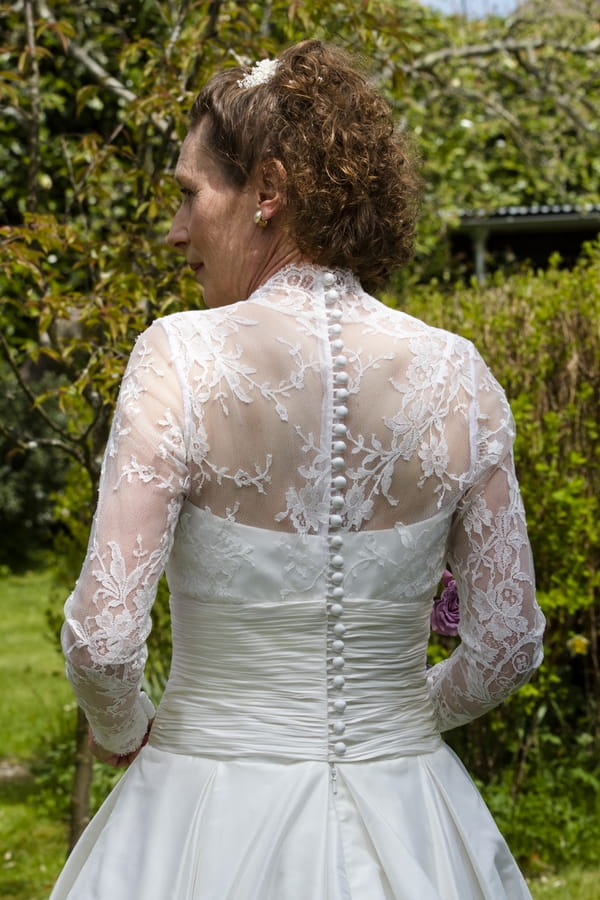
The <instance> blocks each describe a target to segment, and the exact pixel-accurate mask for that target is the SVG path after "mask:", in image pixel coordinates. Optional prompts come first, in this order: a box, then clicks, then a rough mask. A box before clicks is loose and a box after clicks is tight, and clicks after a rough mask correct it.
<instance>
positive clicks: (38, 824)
mask: <svg viewBox="0 0 600 900" xmlns="http://www.w3.org/2000/svg"><path fill="white" fill-rule="evenodd" d="M50 587H51V579H50V576H49V575H47V574H44V573H32V574H28V575H24V576H20V577H13V576H4V577H2V578H1V579H0V610H1V611H2V629H1V630H0V697H1V698H2V700H1V702H0V900H47V898H48V895H49V893H50V890H51V888H52V885H53V883H54V880H55V878H56V876H57V874H58V872H59V871H60V868H61V865H62V863H63V861H64V858H65V851H66V839H67V828H66V823H65V822H63V821H61V820H60V817H59V816H58V815H57V814H53V812H52V804H51V803H49V802H48V799H47V798H45V799H44V800H42V801H41V800H40V792H39V788H38V785H37V783H36V782H35V781H34V780H33V778H32V777H31V776H30V775H28V774H27V771H28V769H29V768H30V766H31V765H32V764H34V763H35V761H36V759H39V757H41V756H43V755H44V745H45V744H46V743H47V742H48V739H49V738H51V737H53V736H55V735H57V734H60V733H64V723H65V718H66V717H68V715H69V712H68V711H69V710H72V708H73V695H72V693H71V689H70V687H69V686H68V684H67V682H66V680H65V678H64V674H63V662H62V657H61V656H60V653H59V652H58V650H57V646H56V641H55V638H53V636H52V634H51V633H50V629H49V627H48V626H47V625H46V621H45V610H46V606H47V604H48V597H49V593H50ZM9 766H10V767H12V768H13V770H14V771H16V772H17V776H16V777H12V778H3V777H2V770H3V769H5V770H6V769H7V768H8V767H9ZM19 767H20V769H21V775H20V776H19V775H18V770H19ZM599 885H600V868H599V869H597V870H594V871H572V872H561V873H560V874H557V875H551V874H547V875H544V876H543V877H540V878H536V879H532V881H531V882H530V889H531V892H532V895H533V898H534V900H599V898H600V887H599ZM107 900H110V898H107ZM165 900H170V898H165ZM215 900H217V898H215ZM307 900H310V898H308V897H307ZM424 900H426V898H424ZM465 900H467V898H465Z"/></svg>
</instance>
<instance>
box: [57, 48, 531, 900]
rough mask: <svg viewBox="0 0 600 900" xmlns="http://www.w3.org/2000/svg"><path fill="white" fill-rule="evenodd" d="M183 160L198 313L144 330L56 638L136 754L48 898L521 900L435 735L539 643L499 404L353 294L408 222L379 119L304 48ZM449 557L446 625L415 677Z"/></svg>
mask: <svg viewBox="0 0 600 900" xmlns="http://www.w3.org/2000/svg"><path fill="white" fill-rule="evenodd" d="M176 178H177V180H178V182H179V184H180V186H181V191H182V195H183V199H182V203H181V207H180V209H179V211H178V212H177V214H176V216H175V219H174V221H173V225H172V228H171V231H170V234H169V242H170V244H171V245H172V246H173V247H174V248H175V249H177V250H179V251H180V252H181V253H183V254H184V255H185V258H186V261H187V263H188V264H189V265H190V266H191V267H192V269H193V270H194V272H195V273H196V277H197V279H198V281H199V283H200V284H201V285H202V288H203V292H204V298H205V301H206V304H207V306H208V307H209V309H208V310H207V311H200V312H198V311H193V312H185V313H180V314H175V315H172V316H169V317H167V318H165V319H162V320H159V321H158V322H156V323H154V325H152V327H151V328H149V329H148V331H146V332H145V333H144V334H143V335H142V336H141V337H140V338H139V340H138V342H137V344H136V347H135V350H134V352H133V354H132V357H131V360H130V363H129V366H128V369H127V372H126V374H125V377H124V380H123V385H122V389H121V393H120V398H119V403H118V407H117V412H116V416H115V421H114V424H113V429H112V432H111V437H110V440H109V444H108V447H107V451H106V457H105V464H104V471H103V478H102V485H101V490H100V496H99V504H98V510H97V513H96V518H95V522H94V526H93V530H92V535H91V538H90V545H89V550H88V554H87V557H86V560H85V563H84V567H83V571H82V573H81V576H80V579H79V581H78V583H77V586H76V588H75V591H74V593H73V595H72V596H71V597H70V598H69V600H68V602H67V607H66V624H65V627H64V632H63V644H64V649H65V653H66V656H67V661H68V673H69V677H70V679H71V681H72V682H73V685H74V687H75V690H76V693H77V696H78V699H79V701H80V703H81V704H82V706H83V707H84V709H85V710H86V713H87V715H88V718H89V721H90V725H91V728H92V731H93V735H94V742H95V744H94V746H95V750H96V753H97V755H99V756H100V757H101V758H103V759H105V760H107V761H110V762H113V763H114V764H123V763H128V762H131V760H135V762H134V763H133V764H132V765H131V767H130V768H129V770H128V771H127V773H126V774H125V776H124V778H123V779H122V780H121V782H120V783H119V785H118V786H117V788H116V789H115V791H114V792H113V793H112V794H111V796H110V797H109V799H108V800H107V801H106V802H105V804H104V806H103V807H102V809H101V810H100V811H99V813H98V814H97V816H96V817H95V819H94V820H93V822H92V823H91V825H90V826H89V828H88V830H87V831H86V832H85V834H84V836H83V837H82V839H81V841H80V842H79V844H78V846H77V848H76V849H75V851H74V852H73V854H72V856H71V858H70V860H69V862H68V864H67V866H66V868H65V870H64V872H63V874H62V875H61V877H60V879H59V881H58V883H57V886H56V888H55V891H54V893H53V895H52V898H53V900H59V898H69V900H90V898H98V900H134V898H140V900H141V898H143V900H166V898H174V900H192V898H193V900H208V898H211V900H250V898H252V900H275V898H277V900H342V898H344V900H346V898H353V900H379V898H397V900H424V898H427V900H435V898H440V900H466V898H470V900H475V898H488V900H500V898H510V900H515V898H525V897H528V896H529V893H528V891H527V888H526V886H525V883H524V881H523V879H522V877H521V875H520V873H519V871H518V869H517V867H516V865H515V863H514V861H513V859H512V857H511V855H510V853H509V851H508V849H507V847H506V845H505V843H504V841H503V839H502V837H501V836H500V834H499V833H498V831H497V829H496V826H495V825H494V823H493V821H492V819H491V817H490V815H489V813H488V811H487V809H486V808H485V806H484V805H483V802H482V801H481V799H480V797H479V795H478V793H477V791H476V789H475V787H474V786H473V784H472V782H471V781H470V779H469V777H468V776H467V774H466V773H465V771H464V769H463V768H462V766H461V764H460V763H459V762H458V761H457V759H456V757H455V756H454V755H453V754H452V753H451V751H450V750H449V749H448V747H447V746H446V745H445V744H444V743H443V741H442V740H441V738H440V731H443V730H444V729H448V728H451V727H454V726H456V725H460V724H462V723H464V722H467V721H469V720H470V719H472V718H474V717H476V716H478V715H481V714H482V713H484V712H485V711H486V710H488V709H490V708H491V707H493V706H494V705H496V704H497V703H499V702H500V701H501V700H502V699H503V698H504V697H506V696H507V695H508V694H509V693H510V692H511V691H513V690H515V689H516V688H517V687H518V686H519V685H521V684H522V683H523V682H525V681H526V680H527V679H528V677H529V676H530V674H531V672H532V671H533V669H534V668H535V667H536V666H537V665H538V664H539V662H540V659H541V644H540V640H541V633H542V629H543V617H542V615H541V613H540V611H539V608H538V607H537V605H536V602H535V596H534V578H533V568H532V562H531V557H530V551H529V544H528V541H527V534H526V529H525V520H524V515H523V508H522V504H521V501H520V497H519V491H518V486H517V482H516V479H515V474H514V468H513V463H512V455H511V446H512V440H513V426H512V419H511V415H510V410H509V407H508V404H507V402H506V399H505V397H504V394H503V392H502V390H501V389H500V387H499V386H498V384H497V382H496V381H495V380H494V378H493V377H492V375H491V374H490V373H489V371H488V369H487V368H486V366H485V365H484V363H483V362H482V360H481V358H480V357H479V356H478V354H477V352H476V351H475V350H474V348H473V347H472V345H471V344H469V343H468V342H467V341H465V340H463V339H461V338H459V337H456V336H454V335H451V334H448V333H446V332H443V331H440V330H437V329H433V328H430V327H428V326H426V325H425V324H423V323H421V322H419V321H417V320H415V319H412V318H411V317H409V316H407V315H405V314H403V313H400V312H397V311H393V310H390V309H387V308H386V307H385V306H383V305H381V304H380V303H378V302H377V301H376V300H374V299H373V298H372V297H370V296H369V295H368V294H367V293H365V291H364V289H363V287H362V286H361V282H362V283H363V284H365V285H369V286H375V287H376V286H377V285H379V284H381V283H383V282H384V281H385V279H386V278H387V276H388V274H389V272H390V270H391V269H392V268H393V267H394V266H396V265H398V264H400V263H402V262H404V261H405V260H406V259H407V258H408V256H409V254H410V247H411V242H412V228H413V220H414V210H415V195H416V180H415V177H414V174H413V172H412V169H411V167H410V163H409V158H408V154H407V152H406V149H405V147H404V144H403V141H402V139H401V138H400V137H399V136H398V135H396V134H395V133H394V130H393V127H392V124H391V118H390V113H389V110H388V108H387V106H386V105H385V103H384V102H383V101H382V100H381V99H380V98H379V97H378V96H377V95H376V94H375V92H374V91H373V89H372V88H371V87H370V85H369V84H368V82H367V81H366V80H365V79H364V78H363V76H362V75H361V74H359V73H358V72H356V71H355V69H354V68H353V67H352V65H351V64H350V62H349V61H348V59H347V58H346V56H345V55H344V54H342V53H341V52H340V51H338V50H335V49H332V48H330V47H327V46H324V45H322V44H320V43H319V42H317V41H308V42H304V43H302V44H300V45H297V46H295V47H292V48H291V49H289V50H287V51H286V52H285V53H283V54H282V55H281V57H280V58H279V59H278V60H275V61H263V62H261V63H259V64H257V65H256V66H254V67H253V68H252V69H248V70H244V69H229V70H227V71H225V72H223V73H221V74H219V75H217V76H215V77H214V78H213V79H211V81H210V82H209V83H208V84H207V86H206V87H205V88H204V89H203V91H202V92H201V94H200V95H199V96H198V98H197V99H196V102H195V104H194V107H193V110H192V119H191V127H190V131H189V134H188V135H187V137H186V139H185V141H184V144H183V147H182V151H181V156H180V159H179V162H178V164H177V170H176ZM359 279H360V280H359ZM447 560H449V562H450V565H451V568H452V571H453V573H454V575H455V577H456V580H457V583H458V586H459V590H460V596H461V638H462V642H461V644H460V646H459V648H458V649H457V650H456V652H455V653H454V654H453V655H452V657H451V658H450V659H449V660H447V661H445V662H443V663H441V664H439V665H437V666H434V667H433V668H432V669H430V670H429V671H427V669H426V645H427V640H428V634H429V618H430V613H431V607H432V598H433V595H434V593H435V589H436V586H437V584H438V583H439V580H440V577H441V575H442V572H443V570H444V566H445V563H446V561H447ZM165 566H166V569H167V576H168V580H169V586H170V590H171V595H172V597H171V604H172V620H173V646H174V652H173V663H172V670H171V675H170V678H169V683H168V685H167V687H166V690H165V694H164V697H163V699H162V701H161V704H160V706H159V709H158V711H157V712H156V716H155V717H154V710H153V709H152V708H151V705H150V706H149V705H148V701H147V699H145V698H144V696H143V695H141V694H140V684H141V679H142V673H143V669H144V662H145V645H144V642H145V639H146V637H147V635H148V632H149V629H150V608H151V605H152V601H153V597H154V591H155V587H156V582H157V579H158V577H159V576H160V574H161V572H162V570H163V568H164V567H165ZM148 735H149V737H148ZM146 741H147V743H146ZM142 747H143V749H141V748H142Z"/></svg>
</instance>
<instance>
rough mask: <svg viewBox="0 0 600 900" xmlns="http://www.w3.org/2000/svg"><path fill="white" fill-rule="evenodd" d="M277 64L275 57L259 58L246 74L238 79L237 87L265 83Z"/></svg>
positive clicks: (273, 72)
mask: <svg viewBox="0 0 600 900" xmlns="http://www.w3.org/2000/svg"><path fill="white" fill-rule="evenodd" d="M277 64H278V60H276V59H259V60H258V61H257V62H255V63H254V65H253V66H252V70H251V71H250V72H249V73H248V75H245V76H244V77H243V78H240V79H239V81H238V87H241V88H249V87H256V86H257V85H258V84H266V83H267V81H270V80H271V78H272V77H273V75H274V74H275V70H276V69H277Z"/></svg>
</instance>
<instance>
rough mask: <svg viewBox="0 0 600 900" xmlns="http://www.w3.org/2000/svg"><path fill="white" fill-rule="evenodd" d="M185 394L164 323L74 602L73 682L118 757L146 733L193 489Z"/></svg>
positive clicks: (129, 392) (139, 371)
mask: <svg viewBox="0 0 600 900" xmlns="http://www.w3.org/2000/svg"><path fill="white" fill-rule="evenodd" d="M182 422H183V412H182V395H181V388H180V385H179V382H178V378H177V373H176V372H175V370H174V367H173V364H172V361H171V354H170V352H169V345H168V340H167V337H166V335H165V333H164V331H163V329H162V327H161V326H160V325H159V324H155V325H153V326H151V328H149V329H148V330H147V331H146V332H145V333H144V334H143V335H141V337H140V338H139V339H138V341H137V343H136V346H135V348H134V351H133V353H132V355H131V358H130V361H129V364H128V367H127V370H126V373H125V376H124V378H123V382H122V385H121V390H120V394H119V400H118V404H117V409H116V412H115V418H114V421H113V425H112V429H111V433H110V437H109V441H108V444H107V448H106V452H105V456H104V461H103V466H102V475H101V480H100V490H99V497H98V507H97V510H96V515H95V517H94V523H93V526H92V531H91V535H90V541H89V545H88V550H87V555H86V558H85V561H84V565H83V569H82V571H81V574H80V577H79V579H78V581H77V584H76V587H75V590H74V591H73V593H72V594H71V596H70V597H69V599H68V600H67V603H66V605H65V623H64V625H63V629H62V646H63V651H64V653H65V657H66V661H67V676H68V678H69V680H70V681H71V683H72V685H73V688H74V691H75V694H76V696H77V699H78V701H79V703H80V705H81V706H82V708H83V709H84V711H85V713H86V716H87V718H88V721H89V723H90V725H91V728H92V731H93V733H94V736H95V738H96V740H97V741H98V742H99V743H100V744H101V745H102V746H103V747H104V748H105V749H107V750H109V751H111V752H113V753H119V754H125V753H129V752H131V751H132V750H134V749H136V748H137V747H138V746H139V745H140V743H141V742H142V739H143V737H144V734H145V732H146V729H147V726H148V719H149V710H148V703H149V701H147V702H145V697H144V695H142V694H141V693H140V686H141V682H142V677H143V671H144V665H145V661H146V655H147V651H146V644H145V641H146V638H147V636H148V634H149V632H150V628H151V621H150V610H151V607H152V603H153V601H154V597H155V594H156V586H157V582H158V579H159V577H160V575H161V573H162V571H163V569H164V566H165V562H166V560H167V557H168V554H169V552H170V548H171V545H172V539H173V532H174V528H175V524H176V522H177V519H178V516H179V511H180V508H181V504H182V502H183V499H184V497H185V494H186V490H187V485H188V471H187V466H186V456H185V451H184V440H183V427H182Z"/></svg>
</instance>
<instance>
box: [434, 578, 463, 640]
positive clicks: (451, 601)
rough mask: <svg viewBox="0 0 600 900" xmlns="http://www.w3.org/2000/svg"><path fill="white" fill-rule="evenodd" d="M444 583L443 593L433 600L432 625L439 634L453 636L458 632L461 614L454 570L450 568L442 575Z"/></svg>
mask: <svg viewBox="0 0 600 900" xmlns="http://www.w3.org/2000/svg"><path fill="white" fill-rule="evenodd" d="M442 584H443V585H444V589H443V591H442V593H441V594H440V596H439V597H436V598H435V600H434V601H433V609H432V611H431V627H432V629H433V631H437V633H438V634H445V635H452V636H453V635H455V634H458V620H459V617H460V616H459V608H458V591H457V589H456V581H455V580H454V578H453V577H452V572H449V571H448V569H446V570H445V572H444V574H443V575H442Z"/></svg>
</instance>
